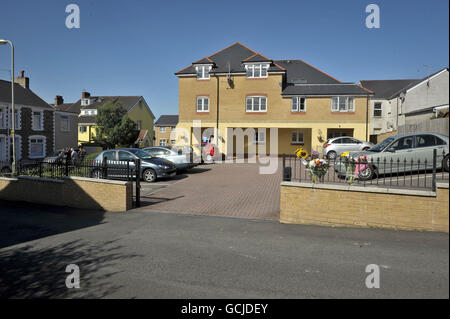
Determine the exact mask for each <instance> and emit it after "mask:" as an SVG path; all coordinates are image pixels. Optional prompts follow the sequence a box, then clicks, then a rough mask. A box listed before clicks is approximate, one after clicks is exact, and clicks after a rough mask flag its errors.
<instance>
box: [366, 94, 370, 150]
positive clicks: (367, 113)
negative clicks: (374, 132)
mask: <svg viewBox="0 0 450 319" xmlns="http://www.w3.org/2000/svg"><path fill="white" fill-rule="evenodd" d="M366 141H369V95H368V94H367V99H366Z"/></svg>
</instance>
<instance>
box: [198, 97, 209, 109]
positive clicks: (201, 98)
mask: <svg viewBox="0 0 450 319" xmlns="http://www.w3.org/2000/svg"><path fill="white" fill-rule="evenodd" d="M199 100H201V101H202V102H201V110H199V108H198V106H199V104H198V102H199ZM205 101H208V105H207V108H205ZM195 109H196V111H197V112H198V113H202V112H204V113H207V112H209V96H197V99H196V101H195Z"/></svg>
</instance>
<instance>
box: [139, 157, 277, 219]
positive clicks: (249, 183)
mask: <svg viewBox="0 0 450 319" xmlns="http://www.w3.org/2000/svg"><path fill="white" fill-rule="evenodd" d="M280 181H281V170H280V169H279V170H278V172H277V173H275V174H273V175H260V174H259V167H258V165H257V164H247V163H246V164H236V163H235V164H211V165H200V166H197V167H196V168H194V169H193V170H191V171H189V172H188V173H187V174H186V175H181V176H177V177H176V178H175V179H173V180H163V181H159V182H158V183H154V184H143V189H142V191H141V201H142V207H141V208H140V209H141V210H156V211H164V212H174V213H186V214H196V215H210V216H226V217H243V218H262V219H272V220H278V218H279V209H280Z"/></svg>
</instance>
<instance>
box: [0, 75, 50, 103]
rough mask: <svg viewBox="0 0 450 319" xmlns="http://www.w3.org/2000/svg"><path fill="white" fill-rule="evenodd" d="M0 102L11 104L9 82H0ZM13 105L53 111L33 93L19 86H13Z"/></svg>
mask: <svg viewBox="0 0 450 319" xmlns="http://www.w3.org/2000/svg"><path fill="white" fill-rule="evenodd" d="M0 102H4V103H11V82H9V81H4V80H0ZM14 103H15V104H21V105H26V106H39V107H43V108H46V109H50V110H53V108H52V107H51V106H50V105H49V104H48V103H47V102H45V101H44V100H43V99H41V98H40V97H39V96H37V95H36V94H35V93H34V92H33V91H31V90H29V89H25V88H24V87H22V86H21V85H20V84H17V83H15V84H14Z"/></svg>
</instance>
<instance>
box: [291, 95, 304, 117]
mask: <svg viewBox="0 0 450 319" xmlns="http://www.w3.org/2000/svg"><path fill="white" fill-rule="evenodd" d="M302 99H303V109H302V110H301V109H300V106H301V103H300V102H301V100H302ZM291 111H292V112H294V113H305V112H306V97H304V96H294V97H293V98H292V104H291Z"/></svg>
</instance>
